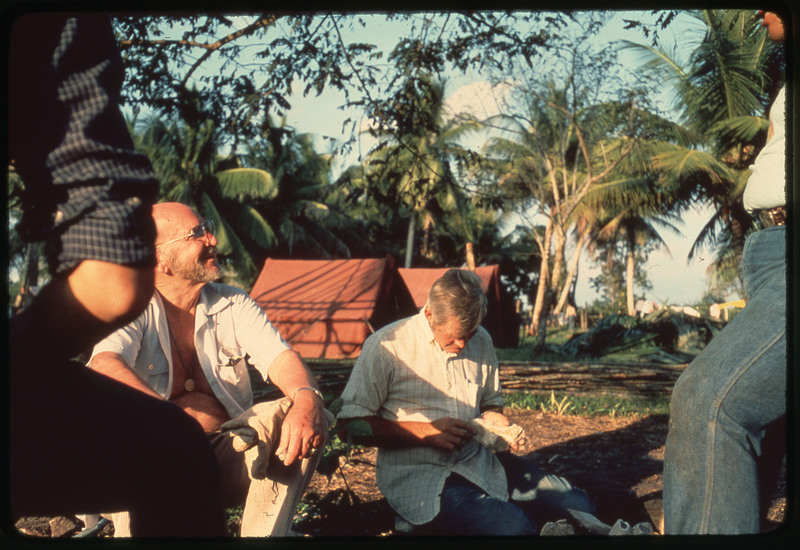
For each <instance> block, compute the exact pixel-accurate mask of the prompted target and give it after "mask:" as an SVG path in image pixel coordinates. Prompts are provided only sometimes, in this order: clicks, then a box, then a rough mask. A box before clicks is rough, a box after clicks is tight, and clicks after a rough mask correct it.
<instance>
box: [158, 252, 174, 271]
mask: <svg viewBox="0 0 800 550" xmlns="http://www.w3.org/2000/svg"><path fill="white" fill-rule="evenodd" d="M156 273H163V274H165V275H169V274H170V273H172V270H171V269H170V268H169V266H168V265H167V262H165V261H164V257H163V256H162V255H161V252H159V251H158V250H156Z"/></svg>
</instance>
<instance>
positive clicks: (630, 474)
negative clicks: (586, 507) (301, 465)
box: [295, 409, 786, 536]
mask: <svg viewBox="0 0 800 550" xmlns="http://www.w3.org/2000/svg"><path fill="white" fill-rule="evenodd" d="M506 412H507V414H508V416H509V417H510V418H511V420H512V421H513V422H515V423H517V424H519V425H520V426H522V427H523V428H524V429H525V433H526V436H527V444H526V447H525V448H524V449H521V450H520V453H519V454H522V455H524V456H526V457H528V458H530V459H532V460H533V461H534V462H535V463H536V465H537V466H538V467H539V468H540V469H542V470H543V471H545V472H547V473H554V474H558V475H561V476H564V477H566V478H567V479H569V480H570V482H572V484H573V485H575V486H577V487H581V488H582V489H584V490H585V491H586V492H587V493H588V494H589V496H590V497H591V498H592V499H593V501H594V503H595V505H596V508H597V516H598V518H599V519H600V520H602V521H603V522H605V523H607V524H609V525H613V524H614V523H615V522H616V520H618V519H623V520H624V521H626V522H628V523H629V524H631V525H634V524H636V523H639V522H642V521H649V522H650V523H651V524H653V525H654V526H656V525H655V524H656V523H658V521H659V519H658V517H656V518H655V519H653V518H652V517H651V515H650V514H649V513H648V511H647V509H646V507H645V503H646V502H648V501H660V500H661V497H662V494H661V491H662V481H663V480H662V470H663V461H664V443H665V441H666V436H667V416H666V415H658V416H648V417H624V416H618V417H609V416H597V417H590V416H577V415H557V414H555V413H543V412H540V411H532V410H515V409H507V411H506ZM375 457H376V451H375V449H364V450H363V452H360V453H358V454H354V455H353V456H351V457H350V458H349V459H348V460H347V462H345V463H343V464H342V467H341V475H340V474H336V475H334V476H332V478H331V480H330V481H328V479H326V478H325V477H323V476H320V475H316V476H315V477H314V479H313V480H312V483H311V486H310V487H309V490H308V491H307V492H306V498H305V500H306V502H309V503H311V504H315V505H317V506H318V507H319V509H320V512H321V513H319V514H318V515H316V516H314V517H311V518H309V519H307V520H305V521H301V522H299V523H297V524H296V526H295V527H296V530H297V531H299V532H302V533H306V534H308V535H312V536H314V535H326V536H328V535H332V536H336V535H341V536H385V535H390V534H393V529H394V517H395V514H394V512H393V511H392V510H391V508H389V506H388V504H387V503H386V499H385V498H383V496H382V495H381V494H380V492H379V491H378V489H377V486H376V484H375ZM785 483H786V482H785V474H784V475H783V476H781V481H780V483H779V487H778V489H777V490H776V493H775V497H774V499H773V502H772V506H771V507H770V510H769V514H768V519H767V520H766V525H765V529H774V528H775V527H777V526H778V525H780V523H781V522H782V521H783V519H784V515H785V509H786V484H785ZM346 489H350V490H351V491H352V492H354V493H355V495H356V497H357V498H356V499H355V501H354V502H353V501H351V499H349V498H348V497H347V495H346V492H345V491H346Z"/></svg>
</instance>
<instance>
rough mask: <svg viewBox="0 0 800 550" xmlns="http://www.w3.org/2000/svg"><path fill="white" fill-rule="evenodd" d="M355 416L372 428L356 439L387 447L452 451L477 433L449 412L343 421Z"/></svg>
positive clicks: (366, 443) (367, 443)
mask: <svg viewBox="0 0 800 550" xmlns="http://www.w3.org/2000/svg"><path fill="white" fill-rule="evenodd" d="M354 420H364V421H365V422H367V423H368V424H369V425H370V428H372V436H360V437H355V438H354V439H355V441H356V442H357V443H360V444H363V445H374V446H377V447H383V448H386V449H401V448H405V447H434V448H438V449H444V450H446V451H452V450H453V449H460V448H461V446H462V445H463V444H464V442H465V441H468V440H469V439H471V438H472V436H473V435H475V433H476V430H475V428H473V427H472V426H470V425H469V424H467V423H466V422H465V421H463V420H459V419H458V418H452V417H449V416H446V417H443V418H439V419H437V420H434V421H433V422H405V421H402V422H396V421H394V420H388V419H386V418H382V417H380V416H365V417H362V418H360V419H356V418H352V419H348V420H347V421H346V422H352V421H354Z"/></svg>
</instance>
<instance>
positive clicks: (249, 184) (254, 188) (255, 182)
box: [216, 168, 278, 201]
mask: <svg viewBox="0 0 800 550" xmlns="http://www.w3.org/2000/svg"><path fill="white" fill-rule="evenodd" d="M216 177H217V181H218V182H219V190H220V194H221V195H222V196H223V197H225V198H226V199H234V200H238V201H243V200H246V199H250V198H257V199H268V200H272V199H274V198H275V197H276V196H277V195H278V185H277V184H276V182H275V180H273V178H272V175H271V174H270V173H269V172H267V171H266V170H260V169H257V168H233V169H231V170H223V171H222V172H217V173H216Z"/></svg>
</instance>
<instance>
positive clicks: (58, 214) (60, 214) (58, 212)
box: [55, 210, 64, 223]
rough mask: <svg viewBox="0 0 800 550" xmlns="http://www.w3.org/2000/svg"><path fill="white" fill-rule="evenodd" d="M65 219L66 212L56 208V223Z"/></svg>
mask: <svg viewBox="0 0 800 550" xmlns="http://www.w3.org/2000/svg"><path fill="white" fill-rule="evenodd" d="M63 221H64V213H63V212H62V211H61V210H56V217H55V223H61V222H63Z"/></svg>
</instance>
